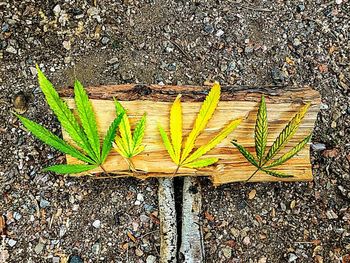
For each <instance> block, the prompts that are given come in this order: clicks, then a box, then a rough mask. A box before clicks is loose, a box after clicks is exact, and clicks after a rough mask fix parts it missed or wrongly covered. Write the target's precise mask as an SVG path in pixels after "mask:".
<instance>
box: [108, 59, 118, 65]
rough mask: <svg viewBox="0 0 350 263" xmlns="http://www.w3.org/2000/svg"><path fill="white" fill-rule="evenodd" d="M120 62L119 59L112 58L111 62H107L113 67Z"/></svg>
mask: <svg viewBox="0 0 350 263" xmlns="http://www.w3.org/2000/svg"><path fill="white" fill-rule="evenodd" d="M117 62H118V58H111V59H110V60H108V61H107V63H108V64H110V65H113V64H115V63H117Z"/></svg>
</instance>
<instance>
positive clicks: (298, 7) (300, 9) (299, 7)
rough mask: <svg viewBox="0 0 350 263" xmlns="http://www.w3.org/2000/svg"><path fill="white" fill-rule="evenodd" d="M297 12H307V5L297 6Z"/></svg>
mask: <svg viewBox="0 0 350 263" xmlns="http://www.w3.org/2000/svg"><path fill="white" fill-rule="evenodd" d="M297 10H298V12H303V11H304V10H305V5H304V4H299V5H298V6H297Z"/></svg>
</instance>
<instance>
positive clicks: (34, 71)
mask: <svg viewBox="0 0 350 263" xmlns="http://www.w3.org/2000/svg"><path fill="white" fill-rule="evenodd" d="M29 70H30V73H32V75H33V76H36V74H37V71H36V68H35V67H29Z"/></svg>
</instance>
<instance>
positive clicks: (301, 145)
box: [264, 134, 311, 169]
mask: <svg viewBox="0 0 350 263" xmlns="http://www.w3.org/2000/svg"><path fill="white" fill-rule="evenodd" d="M310 138H311V134H310V135H309V136H307V137H306V138H304V139H303V140H302V141H300V142H299V143H298V144H297V145H296V146H294V147H293V149H291V150H290V151H289V152H287V153H285V154H284V155H282V156H281V157H280V158H278V159H277V160H275V161H273V162H272V163H271V164H269V165H268V166H265V167H264V168H265V169H269V168H272V167H275V166H278V165H281V164H283V163H285V162H286V161H288V160H289V159H290V158H292V157H293V156H294V155H296V154H297V153H298V152H300V151H301V149H303V148H304V146H305V144H307V143H308V142H309V141H310Z"/></svg>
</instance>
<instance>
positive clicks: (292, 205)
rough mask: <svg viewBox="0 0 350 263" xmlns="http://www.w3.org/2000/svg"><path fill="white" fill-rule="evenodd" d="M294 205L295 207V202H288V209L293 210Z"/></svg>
mask: <svg viewBox="0 0 350 263" xmlns="http://www.w3.org/2000/svg"><path fill="white" fill-rule="evenodd" d="M295 205H296V201H295V200H292V202H290V206H289V207H290V209H294V208H295Z"/></svg>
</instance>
